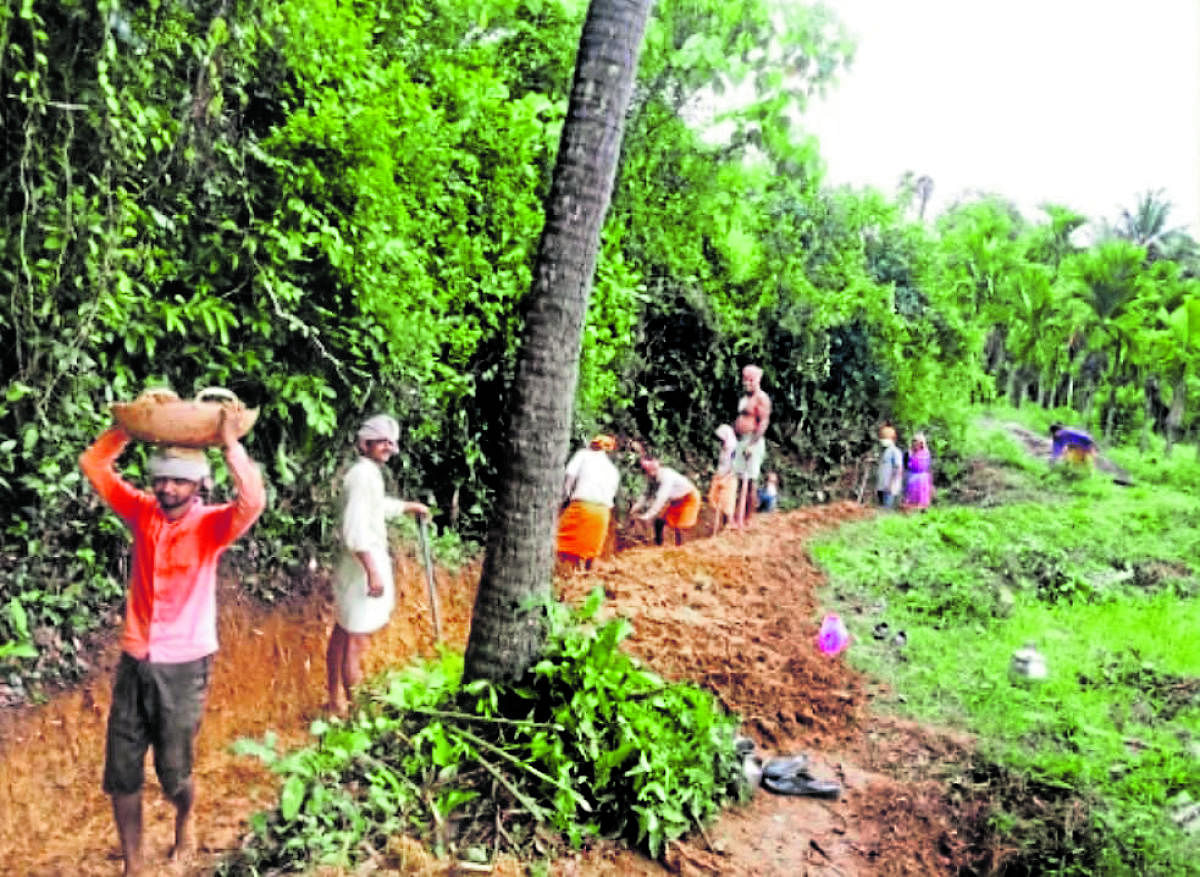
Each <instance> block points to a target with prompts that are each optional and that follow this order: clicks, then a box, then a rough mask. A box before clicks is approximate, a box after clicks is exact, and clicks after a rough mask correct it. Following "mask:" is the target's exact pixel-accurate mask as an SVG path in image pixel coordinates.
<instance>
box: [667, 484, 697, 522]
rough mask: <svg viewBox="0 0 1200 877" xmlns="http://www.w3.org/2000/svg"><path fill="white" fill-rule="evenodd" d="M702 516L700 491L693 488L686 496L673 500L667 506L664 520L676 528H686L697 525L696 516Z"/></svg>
mask: <svg viewBox="0 0 1200 877" xmlns="http://www.w3.org/2000/svg"><path fill="white" fill-rule="evenodd" d="M699 516H700V491H698V490H693V491H692V492H691V493H689V494H688V495H687V496H685V497H681V498H680V499H676V500H672V501H671V504H670V505H669V506H667V511H666V513H665V514H664V515H663V520H665V521H666V522H667V525H668V526H670V527H674V528H675V529H676V530H686V529H688V528H689V527H694V526H696V518H698V517H699Z"/></svg>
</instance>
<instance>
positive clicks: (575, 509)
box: [558, 499, 612, 560]
mask: <svg viewBox="0 0 1200 877" xmlns="http://www.w3.org/2000/svg"><path fill="white" fill-rule="evenodd" d="M611 516H612V510H611V509H610V508H609V507H608V506H606V505H601V504H600V503H598V502H585V501H584V500H581V499H576V500H572V501H571V504H570V505H568V506H567V507H566V509H564V510H563V513H562V515H561V516H560V517H559V519H558V553H559V554H570V555H572V556H574V557H578V558H579V559H580V560H591V559H592V558H594V557H597V556H599V554H600V549H602V548H603V547H604V537H605V536H606V535H608V519H609V518H610V517H611Z"/></svg>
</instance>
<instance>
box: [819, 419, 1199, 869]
mask: <svg viewBox="0 0 1200 877" xmlns="http://www.w3.org/2000/svg"><path fill="white" fill-rule="evenodd" d="M1051 419H1053V413H1052V412H1051V413H1045V412H1032V411H1031V412H1030V413H1028V414H1026V413H1024V412H1014V411H1012V410H1007V411H991V412H987V414H986V416H985V417H982V418H981V419H980V420H979V422H978V424H977V426H976V427H975V428H974V429H973V431H972V433H971V435H970V437H969V440H968V446H967V447H965V448H964V449H963V450H964V453H965V455H966V456H967V457H968V459H970V460H971V461H972V467H971V473H970V475H969V476H968V479H967V489H964V490H963V491H962V495H963V496H970V497H975V498H977V499H978V498H983V501H982V504H979V505H955V504H952V498H947V501H946V502H945V503H944V504H937V505H935V507H934V508H933V509H931V510H930V511H929V512H926V513H923V514H910V515H900V514H891V515H886V516H880V517H876V518H874V519H872V520H868V521H863V522H861V523H858V524H855V525H851V526H847V527H845V528H843V529H842V530H840V531H839V532H838V533H837V534H836V535H835V536H833V537H831V538H829V539H828V540H826V541H824V542H822V543H821V544H819V545H817V546H816V547H815V549H814V554H815V556H816V558H817V560H818V562H819V563H820V564H821V565H822V566H823V567H824V568H825V569H826V570H827V571H828V572H829V574H830V578H831V594H830V603H831V605H833V606H835V607H838V608H840V610H841V612H842V614H843V617H845V618H847V621H848V624H849V626H850V627H851V631H852V633H853V634H855V637H856V643H855V645H856V647H855V648H853V649H852V651H851V654H852V660H854V661H856V662H858V663H859V664H860V665H861V666H862V667H863V668H864V669H866V670H867V671H869V672H870V673H871V674H873V675H875V676H876V677H878V678H881V679H883V680H885V681H887V682H889V683H890V686H889V688H890V690H891V694H890V695H888V696H885V697H884V698H882V702H883V703H887V704H890V706H891V708H894V709H896V710H897V711H899V712H903V713H905V714H908V715H912V716H914V717H916V718H919V719H921V720H925V721H931V722H938V723H943V724H949V725H953V726H955V727H960V728H964V729H966V730H969V731H970V732H972V733H974V734H976V735H978V739H979V752H980V757H981V759H982V761H981V765H983V766H984V767H982V768H979V769H977V774H979V776H978V777H977V779H980V780H981V781H987V782H991V783H992V784H993V785H994V795H993V803H994V806H993V808H992V811H991V826H990V827H991V829H992V831H994V833H995V835H996V836H997V838H998V839H1002V840H1003V841H1006V842H1008V843H1010V844H1012V845H1014V846H1016V847H1018V848H1019V850H1020V852H1019V853H1017V854H1016V855H1015V856H1014V859H1013V861H1014V862H1015V863H1019V866H1020V867H1021V868H1022V869H1023V868H1028V869H1029V870H1031V871H1033V872H1047V871H1049V872H1056V873H1106V874H1107V873H1111V874H1121V873H1137V874H1190V873H1200V865H1198V864H1197V862H1200V817H1197V818H1196V819H1194V820H1192V821H1191V822H1190V823H1187V824H1185V825H1184V827H1182V828H1181V827H1180V825H1179V822H1180V821H1181V820H1182V819H1183V817H1184V816H1185V815H1187V808H1188V807H1189V806H1190V805H1191V804H1192V803H1193V802H1195V801H1197V800H1200V599H1197V594H1198V593H1200V465H1198V464H1197V462H1196V454H1195V449H1194V448H1193V447H1190V446H1180V447H1177V448H1176V451H1175V453H1174V455H1173V456H1172V457H1171V458H1170V459H1167V458H1165V457H1163V455H1162V448H1161V444H1158V445H1155V446H1153V447H1152V448H1151V450H1150V451H1149V452H1148V453H1147V454H1144V455H1143V454H1139V453H1138V452H1137V451H1136V449H1134V450H1130V449H1127V448H1116V449H1106V450H1105V454H1106V456H1108V457H1109V459H1111V460H1112V461H1113V462H1115V463H1117V464H1118V465H1120V466H1122V467H1123V468H1124V469H1126V470H1127V471H1128V472H1129V473H1130V474H1131V475H1132V476H1133V481H1134V484H1133V486H1125V487H1121V486H1117V485H1116V484H1114V483H1112V481H1111V479H1109V478H1108V477H1106V476H1104V475H1103V474H1102V473H1099V472H1092V473H1090V474H1086V475H1082V476H1081V475H1078V474H1072V473H1068V472H1063V471H1061V470H1051V469H1050V468H1049V467H1048V465H1047V464H1046V462H1045V460H1041V459H1037V458H1034V457H1032V456H1031V455H1030V454H1029V453H1028V451H1027V449H1026V448H1025V447H1023V446H1022V445H1021V443H1020V442H1019V441H1017V440H1015V439H1014V438H1012V437H1011V433H1010V431H1009V430H1008V429H1007V428H1006V427H1005V426H1004V424H1005V423H1008V422H1021V423H1022V424H1023V425H1024V426H1026V427H1027V428H1029V429H1032V430H1034V431H1035V432H1037V433H1039V434H1042V435H1044V434H1045V426H1046V425H1047V424H1048V423H1049V422H1050V420H1051ZM883 625H886V631H885V630H884V627H883ZM901 630H902V631H904V634H905V637H904V639H905V640H906V641H905V642H903V644H899V643H897V642H896V634H897V632H899V631H901ZM1027 643H1034V644H1035V645H1036V648H1037V649H1038V650H1039V651H1040V652H1041V653H1042V654H1043V655H1044V657H1045V660H1046V664H1047V667H1048V669H1049V673H1048V677H1047V678H1046V679H1045V680H1044V681H1041V682H1030V681H1028V680H1024V679H1021V678H1019V677H1016V678H1014V677H1011V676H1010V672H1009V669H1010V663H1011V660H1012V657H1013V653H1014V651H1015V650H1017V649H1020V648H1022V647H1023V646H1024V645H1025V644H1027Z"/></svg>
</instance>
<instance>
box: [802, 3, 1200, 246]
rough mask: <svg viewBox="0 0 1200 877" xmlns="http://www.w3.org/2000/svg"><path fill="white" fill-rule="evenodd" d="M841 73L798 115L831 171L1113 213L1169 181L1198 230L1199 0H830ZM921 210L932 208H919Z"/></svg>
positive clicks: (937, 193)
mask: <svg viewBox="0 0 1200 877" xmlns="http://www.w3.org/2000/svg"><path fill="white" fill-rule="evenodd" d="M825 5H826V6H827V7H829V8H831V9H832V10H834V12H835V13H836V14H837V15H838V17H839V18H840V19H841V20H842V21H843V23H844V24H845V26H846V28H847V30H849V31H850V33H851V34H852V35H853V36H854V37H856V41H857V45H858V48H857V52H856V55H855V60H854V64H853V66H852V67H851V69H850V70H849V71H848V72H846V73H844V74H842V76H841V80H840V82H839V83H838V84H837V85H836V86H835V87H834V88H833V89H832V90H831V91H830V93H829V94H828V96H827V97H826V98H825V99H824V100H823V101H817V102H814V103H813V104H812V105H811V106H810V107H809V109H808V111H807V112H806V113H805V115H804V118H803V120H802V124H803V127H804V128H805V129H806V130H809V131H811V132H812V133H814V134H816V135H817V137H818V139H819V141H820V144H821V155H822V157H823V158H824V160H825V163H826V165H827V168H828V177H827V181H828V182H830V183H833V184H840V183H849V184H851V185H855V186H863V185H873V186H876V187H878V188H880V189H882V190H884V191H885V192H888V193H892V192H894V191H895V190H896V184H897V182H898V180H899V178H900V176H901V175H902V174H903V173H904V171H906V170H912V171H914V172H915V173H916V174H917V175H921V174H928V175H929V176H930V177H932V178H933V181H934V192H933V198H932V200H931V203H930V206H929V212H930V213H936V212H937V211H940V210H941V209H942V208H944V207H945V206H947V204H948V203H950V202H952V201H953V200H954V199H955V198H956V197H957V196H959V195H960V194H962V192H963V191H964V190H966V189H984V190H987V191H993V192H997V193H999V194H1002V195H1005V196H1007V197H1010V198H1012V199H1013V200H1014V201H1016V202H1017V204H1018V205H1019V206H1020V208H1021V210H1022V212H1023V213H1024V214H1025V215H1026V217H1027V218H1029V219H1031V220H1041V219H1042V218H1044V214H1041V213H1040V211H1038V210H1037V205H1038V204H1039V203H1042V202H1044V201H1052V202H1056V203H1061V204H1065V205H1066V206H1068V207H1072V208H1074V209H1075V210H1078V211H1079V212H1081V213H1084V214H1086V215H1088V216H1089V218H1092V219H1097V218H1101V217H1104V218H1109V219H1114V218H1115V217H1116V216H1117V214H1118V212H1119V210H1120V209H1121V208H1122V207H1126V206H1130V207H1131V206H1132V205H1133V204H1135V203H1136V200H1137V197H1138V196H1139V195H1140V194H1141V193H1142V192H1144V191H1146V190H1147V189H1165V190H1166V197H1167V198H1168V199H1169V200H1170V201H1171V202H1172V203H1173V204H1174V207H1173V209H1172V213H1171V217H1170V220H1171V224H1172V225H1187V226H1188V227H1189V228H1190V230H1191V232H1192V233H1193V235H1196V236H1197V237H1200V0H1137V2H1134V0H1004V2H996V0H825ZM927 215H929V213H927Z"/></svg>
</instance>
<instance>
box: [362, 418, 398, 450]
mask: <svg viewBox="0 0 1200 877" xmlns="http://www.w3.org/2000/svg"><path fill="white" fill-rule="evenodd" d="M357 439H358V444H359V445H361V444H362V443H363V442H374V441H380V440H382V439H387V440H388V441H390V442H391V443H392V444H396V443H397V442H398V441H400V424H399V423H397V422H396V418H394V417H391V416H389V415H387V414H376V415H375V416H374V417H368V418H367V419H366V420H364V421H363V424H362V426H360V427H359V428H358V436H357Z"/></svg>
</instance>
